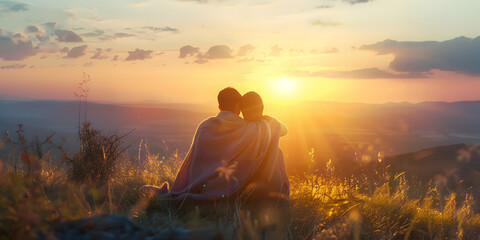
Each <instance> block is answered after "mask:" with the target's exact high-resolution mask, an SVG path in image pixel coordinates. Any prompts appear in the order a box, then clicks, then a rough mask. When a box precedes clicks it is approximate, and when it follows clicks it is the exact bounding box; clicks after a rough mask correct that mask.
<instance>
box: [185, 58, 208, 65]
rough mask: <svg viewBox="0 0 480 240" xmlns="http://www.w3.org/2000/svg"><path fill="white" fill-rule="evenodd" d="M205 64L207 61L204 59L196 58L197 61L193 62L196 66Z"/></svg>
mask: <svg viewBox="0 0 480 240" xmlns="http://www.w3.org/2000/svg"><path fill="white" fill-rule="evenodd" d="M207 62H208V60H207V59H205V58H198V59H197V60H195V61H194V63H198V64H204V63H207ZM187 63H188V62H187Z"/></svg>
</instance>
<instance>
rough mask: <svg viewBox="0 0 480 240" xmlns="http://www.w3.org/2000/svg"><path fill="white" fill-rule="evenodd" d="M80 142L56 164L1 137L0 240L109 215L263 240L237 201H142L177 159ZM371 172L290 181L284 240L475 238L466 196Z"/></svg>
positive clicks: (45, 145)
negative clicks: (207, 204)
mask: <svg viewBox="0 0 480 240" xmlns="http://www.w3.org/2000/svg"><path fill="white" fill-rule="evenodd" d="M79 137H80V139H81V144H82V148H81V150H80V151H79V152H77V153H75V154H73V157H72V158H71V159H70V158H68V157H67V158H66V157H65V156H68V154H67V155H65V154H64V153H63V154H58V151H59V150H62V147H61V144H59V145H56V144H54V143H53V142H54V141H53V135H52V136H49V137H47V138H46V139H43V140H40V139H39V138H34V140H33V141H30V142H29V141H28V140H27V139H26V138H25V135H24V132H23V128H22V127H21V128H20V129H19V130H18V131H17V132H16V136H15V137H12V136H11V134H9V133H5V134H4V136H3V139H2V141H0V142H1V143H0V149H1V152H2V153H4V154H2V155H0V156H1V157H2V159H1V162H0V163H1V164H0V165H1V170H2V171H1V172H0V184H1V186H2V187H1V188H0V238H3V239H25V238H38V237H45V236H46V237H48V236H53V234H54V233H53V232H54V229H55V228H56V227H57V226H58V224H59V223H60V222H61V221H63V220H71V219H79V218H83V217H88V216H94V215H100V214H111V213H121V214H127V215H129V216H130V217H132V218H133V219H134V220H135V221H136V222H137V223H139V224H141V225H144V226H159V227H162V228H170V227H179V228H187V229H188V228H198V227H215V228H217V229H219V230H220V231H221V232H222V234H223V235H224V236H225V237H226V238H227V239H228V238H236V239H262V238H263V237H265V231H264V229H265V225H262V224H264V222H262V219H255V218H254V216H253V215H252V214H250V212H249V211H248V208H247V207H246V206H245V205H244V204H243V203H242V202H240V201H233V202H230V203H229V204H218V205H215V206H214V207H213V209H212V208H210V209H206V208H203V207H202V206H200V207H197V208H195V207H192V208H191V211H187V212H185V211H177V210H175V209H174V208H172V207H171V205H168V204H165V203H166V201H165V200H162V199H158V198H153V199H150V196H149V195H148V193H144V192H142V190H141V187H142V186H144V185H148V184H153V185H160V184H161V183H162V182H164V181H167V182H170V183H171V182H172V181H173V179H174V177H175V173H176V172H177V170H178V167H179V165H180V163H181V161H182V156H180V155H179V154H177V153H175V154H173V155H168V156H160V155H159V154H158V153H152V152H151V151H150V149H149V147H148V144H147V143H146V141H143V140H142V141H141V142H140V144H139V147H138V154H132V155H135V157H131V155H130V154H128V153H127V152H126V151H123V150H124V149H125V148H122V147H121V146H123V145H124V143H123V141H122V137H120V136H118V135H117V134H114V135H111V136H105V135H104V134H103V133H102V132H101V131H98V130H95V129H92V128H91V126H90V124H84V125H83V128H82V129H81V131H79ZM55 152H57V154H55ZM165 152H166V151H165ZM60 153H62V151H60ZM313 155H314V152H313V151H312V152H311V158H310V159H307V160H308V161H309V163H310V166H314V165H315V162H314V160H313V159H314V156H313ZM333 161H334V160H333ZM376 172H377V175H376V176H375V179H370V178H369V177H362V178H360V177H351V178H340V177H337V176H336V175H335V170H334V169H333V167H332V163H331V162H329V163H327V165H326V166H325V167H323V168H321V169H318V168H317V169H316V168H314V167H309V168H307V170H306V171H305V172H303V173H302V174H297V175H295V176H291V178H290V182H291V190H292V192H291V202H290V204H291V220H290V223H289V226H288V229H287V231H288V235H289V236H290V237H292V238H293V239H445V238H448V239H452V238H453V239H472V238H476V237H478V236H479V235H480V212H479V209H478V207H479V205H478V203H477V201H476V200H475V199H474V198H473V197H472V195H471V194H470V192H474V190H473V189H471V191H470V192H469V191H467V192H454V191H451V192H448V193H446V194H442V193H440V191H438V187H437V186H436V185H434V184H433V183H426V184H423V185H419V183H417V182H412V181H410V180H407V177H406V175H405V174H403V173H399V174H390V173H388V172H387V171H386V170H385V169H383V168H380V167H379V168H378V169H376ZM184 204H185V203H184ZM147 206H148V209H149V211H146V209H147ZM155 207H156V208H155ZM155 209H156V210H155ZM268 214H272V213H268ZM270 219H272V218H270ZM273 219H274V218H273Z"/></svg>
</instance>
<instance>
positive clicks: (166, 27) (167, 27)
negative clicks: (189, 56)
mask: <svg viewBox="0 0 480 240" xmlns="http://www.w3.org/2000/svg"><path fill="white" fill-rule="evenodd" d="M142 28H143V29H148V30H151V31H154V32H172V33H177V32H178V29H176V28H172V27H169V26H165V27H153V26H143V27H142Z"/></svg>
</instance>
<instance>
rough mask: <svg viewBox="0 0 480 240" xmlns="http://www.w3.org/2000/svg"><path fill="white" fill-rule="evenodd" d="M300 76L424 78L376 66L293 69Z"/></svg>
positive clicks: (419, 74)
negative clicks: (350, 69)
mask: <svg viewBox="0 0 480 240" xmlns="http://www.w3.org/2000/svg"><path fill="white" fill-rule="evenodd" d="M293 74H294V75H296V76H300V77H322V78H344V79H395V78H397V79H398V78H426V77H427V76H426V75H425V74H422V73H392V72H387V71H384V70H381V69H378V68H363V69H357V70H352V71H317V72H307V71H295V72H294V73H293Z"/></svg>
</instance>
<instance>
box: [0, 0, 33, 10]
mask: <svg viewBox="0 0 480 240" xmlns="http://www.w3.org/2000/svg"><path fill="white" fill-rule="evenodd" d="M0 6H3V7H2V8H0V12H21V11H28V8H29V6H30V5H28V4H26V3H18V2H10V1H0Z"/></svg>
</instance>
